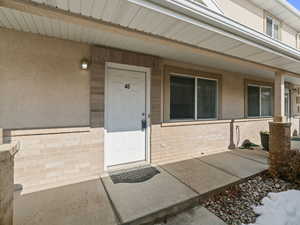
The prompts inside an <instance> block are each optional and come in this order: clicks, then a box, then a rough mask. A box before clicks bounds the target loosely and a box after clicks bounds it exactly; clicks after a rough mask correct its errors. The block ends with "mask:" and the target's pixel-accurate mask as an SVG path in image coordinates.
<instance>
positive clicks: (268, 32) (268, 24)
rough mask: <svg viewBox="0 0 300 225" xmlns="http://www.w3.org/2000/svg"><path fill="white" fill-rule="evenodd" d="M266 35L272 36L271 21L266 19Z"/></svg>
mask: <svg viewBox="0 0 300 225" xmlns="http://www.w3.org/2000/svg"><path fill="white" fill-rule="evenodd" d="M267 35H269V36H270V37H272V36H273V20H272V19H271V18H269V17H267Z"/></svg>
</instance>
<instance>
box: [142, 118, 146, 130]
mask: <svg viewBox="0 0 300 225" xmlns="http://www.w3.org/2000/svg"><path fill="white" fill-rule="evenodd" d="M146 128H147V121H146V120H145V119H143V120H142V130H145V129H146Z"/></svg>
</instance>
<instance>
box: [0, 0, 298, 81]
mask: <svg viewBox="0 0 300 225" xmlns="http://www.w3.org/2000/svg"><path fill="white" fill-rule="evenodd" d="M10 1H11V2H13V3H8V2H10ZM34 1H36V2H39V4H31V3H28V1H25V0H23V1H15V0H0V27H4V28H10V29H15V30H19V31H25V32H32V33H37V34H41V35H46V36H52V37H57V38H62V39H67V40H74V41H79V42H84V43H89V44H98V45H105V46H111V47H115V48H120V49H126V50H131V51H136V52H143V53H147V54H152V55H158V56H161V57H164V58H169V59H174V60H180V61H183V62H189V63H193V64H198V65H203V66H209V67H213V68H217V69H222V70H228V71H233V72H241V73H244V74H253V75H257V76H264V77H273V76H274V71H276V70H277V69H279V70H286V71H288V72H291V73H293V75H294V76H298V75H297V74H300V60H299V59H300V57H299V59H298V58H297V56H296V55H295V58H294V57H291V56H290V55H285V54H283V53H281V52H279V51H278V52H276V51H274V50H271V49H269V48H266V47H265V46H261V45H258V44H254V43H252V42H250V41H249V40H245V39H243V38H242V37H239V36H237V35H234V34H231V33H228V32H224V31H222V30H220V29H219V28H215V27H211V26H210V25H207V24H206V23H203V22H201V21H199V20H195V19H192V18H189V17H187V16H184V15H179V14H178V13H177V14H176V13H175V14H176V15H177V16H176V17H175V16H174V13H171V11H170V10H168V9H165V8H160V7H158V8H156V9H153V8H151V7H146V6H145V5H143V6H142V5H139V4H136V3H137V1H135V0H134V2H135V3H133V0H103V1H93V0H84V1H83V0H81V1H80V0H72V1H70V0H53V1H49V0H34ZM23 2H25V3H23ZM140 2H142V1H140ZM15 3H16V4H15ZM19 3H20V4H19ZM40 3H42V4H43V5H45V4H46V5H47V7H44V6H41V4H40ZM1 4H2V5H1ZM1 6H2V7H1ZM27 6H28V7H27ZM48 6H50V7H55V8H50V7H48ZM152 6H153V5H152ZM57 8H58V9H61V10H58V9H57ZM40 9H41V11H39V10H40ZM163 9H164V10H163ZM45 10H46V11H45ZM47 10H48V11H49V13H48V11H47ZM64 11H68V12H71V13H72V14H70V13H67V12H64ZM45 12H46V13H45ZM73 13H75V14H80V15H81V16H80V15H75V14H73ZM63 14H66V17H67V18H63ZM57 16H59V17H57ZM56 17H57V18H56ZM71 17H77V18H78V20H73V19H70V18H71ZM80 19H82V20H83V22H82V23H77V21H79V20H80ZM88 20H90V21H91V24H89V23H88V22H87V21H88ZM106 22H108V23H106ZM95 23H99V24H103V23H104V26H108V25H111V26H113V27H114V25H113V24H116V25H118V26H117V27H114V28H112V30H114V31H113V32H110V30H109V29H100V27H97V26H96V25H95ZM122 27H125V28H126V29H123V28H122ZM122 29H123V30H122ZM127 29H128V31H126V30H127ZM124 30H125V31H124ZM124 32H125V35H124ZM126 32H127V33H126ZM134 32H136V33H134ZM128 33H130V35H126V34H128ZM147 34H149V36H148V35H147ZM168 40H173V41H168ZM204 49H207V50H208V51H206V50H204ZM296 52H298V53H299V56H300V52H299V51H296ZM227 56H230V57H227ZM240 59H243V60H247V62H246V63H239V62H242V60H240ZM252 62H254V63H252ZM254 65H255V66H254ZM265 66H266V67H265ZM299 77H300V75H299Z"/></svg>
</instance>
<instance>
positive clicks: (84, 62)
mask: <svg viewBox="0 0 300 225" xmlns="http://www.w3.org/2000/svg"><path fill="white" fill-rule="evenodd" d="M80 67H81V69H82V70H88V69H89V61H88V60H87V59H86V58H84V59H82V60H81V62H80Z"/></svg>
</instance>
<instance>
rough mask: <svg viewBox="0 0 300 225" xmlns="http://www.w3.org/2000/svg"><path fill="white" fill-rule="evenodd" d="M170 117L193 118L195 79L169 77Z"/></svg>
mask: <svg viewBox="0 0 300 225" xmlns="http://www.w3.org/2000/svg"><path fill="white" fill-rule="evenodd" d="M170 86H171V87H170V89H171V90H170V118H171V119H194V117H195V116H194V115H195V79H194V78H188V77H175V76H171V77H170Z"/></svg>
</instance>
